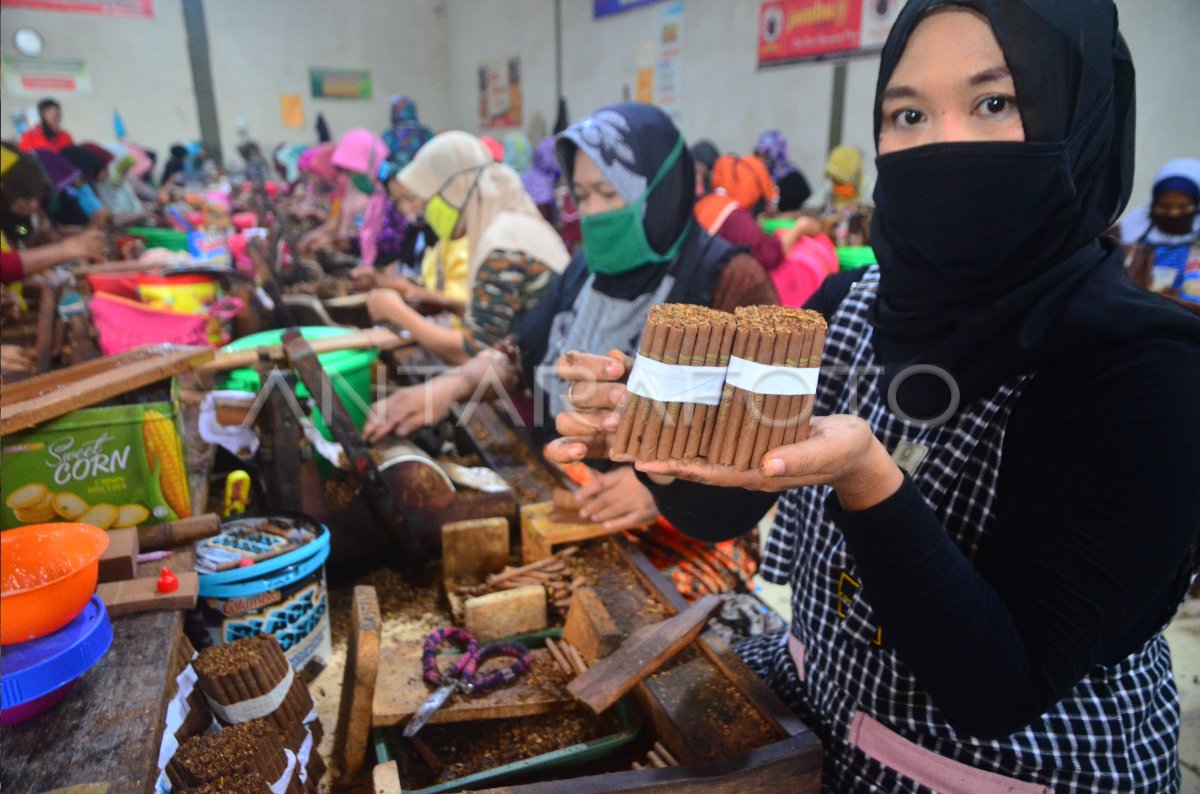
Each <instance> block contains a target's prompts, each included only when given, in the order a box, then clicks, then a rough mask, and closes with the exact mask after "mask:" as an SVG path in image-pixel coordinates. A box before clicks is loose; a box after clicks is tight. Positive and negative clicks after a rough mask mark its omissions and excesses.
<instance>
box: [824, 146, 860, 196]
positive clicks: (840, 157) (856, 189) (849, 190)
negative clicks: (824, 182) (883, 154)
mask: <svg viewBox="0 0 1200 794" xmlns="http://www.w3.org/2000/svg"><path fill="white" fill-rule="evenodd" d="M825 176H826V177H828V178H829V181H830V183H831V184H830V188H829V205H830V208H831V209H832V210H833V211H834V212H842V211H843V210H845V209H847V208H848V207H851V206H852V205H856V204H858V203H859V197H860V195H861V193H862V179H863V156H862V152H861V151H859V149H858V147H857V146H847V145H842V146H836V147H834V149H833V151H831V152H830V153H829V159H828V160H827V161H826V162H825Z"/></svg>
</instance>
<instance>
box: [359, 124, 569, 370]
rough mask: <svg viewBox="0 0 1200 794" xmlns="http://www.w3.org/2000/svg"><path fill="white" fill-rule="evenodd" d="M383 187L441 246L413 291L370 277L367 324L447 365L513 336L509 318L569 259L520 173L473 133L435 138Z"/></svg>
mask: <svg viewBox="0 0 1200 794" xmlns="http://www.w3.org/2000/svg"><path fill="white" fill-rule="evenodd" d="M389 190H390V191H391V193H392V197H393V199H395V201H396V206H397V208H398V209H400V211H401V212H404V213H405V214H407V215H409V216H415V215H416V214H418V213H423V214H424V216H425V221H426V223H427V224H428V225H429V226H430V227H431V228H432V229H433V231H434V233H435V234H437V235H438V238H439V241H438V244H437V245H436V246H434V247H433V248H432V249H430V250H429V252H428V253H427V254H426V257H425V260H424V262H423V267H422V284H421V285H420V286H418V285H416V284H413V283H412V282H410V281H408V280H407V279H403V278H398V277H387V276H383V277H378V276H377V277H376V278H375V286H376V289H374V290H372V292H371V294H370V296H369V298H368V304H367V305H368V308H369V309H370V311H371V316H372V318H373V319H375V320H387V321H390V322H393V323H396V324H398V325H400V326H401V327H403V328H406V329H407V330H408V331H409V332H410V333H412V335H413V337H414V338H415V339H416V340H417V342H419V343H420V344H421V345H422V346H423V347H425V348H426V349H427V350H429V351H430V352H432V353H434V354H436V355H437V356H439V357H440V358H442V359H443V360H445V361H447V362H449V363H451V364H460V363H462V362H464V361H466V360H467V359H468V358H470V357H471V356H472V355H474V354H475V353H477V352H479V350H481V349H483V348H486V347H491V346H492V345H493V344H495V343H496V342H499V341H501V340H503V339H504V338H505V337H507V336H508V335H509V334H511V333H512V327H513V322H514V320H515V319H516V317H518V316H519V315H520V314H521V313H523V312H524V311H526V310H527V309H528V308H529V307H530V306H532V305H533V304H534V303H536V302H537V300H538V299H539V298H540V297H541V295H542V293H543V292H545V290H546V289H547V287H548V286H549V285H550V283H551V282H552V281H553V280H554V278H555V277H556V276H557V274H559V273H561V272H562V271H563V268H565V267H566V265H567V260H568V259H569V258H570V256H569V254H568V253H567V249H566V247H565V246H564V245H563V243H562V240H561V239H560V238H559V236H558V233H557V232H555V231H554V228H553V227H552V226H550V224H548V223H547V222H546V221H545V219H543V218H542V216H541V213H539V212H538V210H537V207H536V206H535V205H534V203H533V200H532V199H530V198H529V195H528V194H527V193H526V192H525V187H524V185H523V184H522V183H521V178H520V176H519V175H518V174H517V173H516V172H515V171H513V170H512V169H511V168H509V167H508V166H506V165H501V164H499V163H496V162H494V161H493V160H492V157H491V154H490V153H488V151H487V150H486V149H485V148H484V147H483V144H482V143H481V142H480V141H479V139H478V138H476V137H475V136H474V135H469V134H467V133H465V132H457V131H452V132H444V133H442V134H440V135H437V136H435V137H434V138H433V139H432V140H430V141H429V142H428V143H427V144H425V145H424V146H423V147H422V148H421V150H420V151H419V152H417V155H416V157H414V158H413V160H412V162H411V163H409V164H408V165H407V166H405V167H404V169H403V170H401V171H400V173H398V174H397V175H396V177H395V179H393V180H392V181H391V182H390V184H389ZM417 304H425V305H433V306H439V307H443V308H444V309H445V310H446V313H447V315H449V316H454V317H455V320H456V321H457V319H458V316H462V321H461V322H455V323H454V324H450V323H446V322H441V321H439V319H434V318H428V317H425V316H423V315H422V314H420V313H419V312H418V311H416V309H414V308H413V306H414V305H417Z"/></svg>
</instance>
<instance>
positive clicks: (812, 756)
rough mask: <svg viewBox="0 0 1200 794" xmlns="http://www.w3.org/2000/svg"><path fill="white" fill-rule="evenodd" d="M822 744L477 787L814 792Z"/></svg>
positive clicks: (792, 741) (526, 793) (501, 793)
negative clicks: (662, 766)
mask: <svg viewBox="0 0 1200 794" xmlns="http://www.w3.org/2000/svg"><path fill="white" fill-rule="evenodd" d="M821 762H822V753H821V746H820V744H819V743H818V742H817V740H816V739H815V738H814V737H813V736H812V734H803V735H800V736H793V737H791V738H788V739H784V740H782V741H779V742H775V743H773V744H769V745H767V746H765V747H760V748H758V749H756V750H751V751H750V752H748V753H745V754H742V755H734V756H726V757H725V758H723V759H721V760H720V761H715V762H713V763H709V764H699V765H694V766H693V765H687V766H673V767H667V768H666V769H643V770H640V771H630V772H610V773H607V774H602V775H590V776H588V777H577V778H572V779H571V780H570V781H569V782H566V785H564V782H565V781H562V780H551V781H547V782H544V783H530V784H527V785H523V786H504V787H500V788H489V789H482V790H481V792H486V794H556V792H561V791H563V790H569V791H570V792H571V794H598V793H599V792H663V794H675V793H676V792H682V791H686V792H688V794H744V792H753V791H787V792H789V794H817V792H819V791H820V790H821Z"/></svg>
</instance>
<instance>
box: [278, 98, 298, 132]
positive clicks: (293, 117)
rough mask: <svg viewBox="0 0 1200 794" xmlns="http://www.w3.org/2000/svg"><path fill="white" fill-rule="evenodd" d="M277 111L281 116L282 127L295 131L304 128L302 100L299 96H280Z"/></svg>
mask: <svg viewBox="0 0 1200 794" xmlns="http://www.w3.org/2000/svg"><path fill="white" fill-rule="evenodd" d="M279 110H280V112H281V113H282V114H283V126H285V127H293V128H296V129H299V128H301V127H303V126H304V100H302V99H301V98H300V95H299V94H280V95H279Z"/></svg>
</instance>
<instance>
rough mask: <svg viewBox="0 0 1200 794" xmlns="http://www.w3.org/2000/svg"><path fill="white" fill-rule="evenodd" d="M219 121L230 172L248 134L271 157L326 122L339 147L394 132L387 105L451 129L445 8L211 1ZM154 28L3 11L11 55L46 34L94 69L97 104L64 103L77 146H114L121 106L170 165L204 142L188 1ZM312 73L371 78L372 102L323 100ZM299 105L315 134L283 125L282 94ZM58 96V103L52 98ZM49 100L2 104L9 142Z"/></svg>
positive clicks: (167, 8) (134, 131) (51, 44)
mask: <svg viewBox="0 0 1200 794" xmlns="http://www.w3.org/2000/svg"><path fill="white" fill-rule="evenodd" d="M204 12H205V21H206V25H207V29H208V42H209V60H210V63H211V66H212V77H213V88H214V92H215V94H216V105H217V120H218V124H219V126H220V133H221V144H222V148H223V151H224V157H225V160H226V162H227V163H230V164H232V165H240V162H241V160H240V158H239V157H238V156H237V144H238V143H239V142H240V140H241V137H240V136H239V135H238V133H237V123H238V120H239V119H241V120H243V121H245V123H246V127H247V130H248V134H249V135H250V137H252V138H254V139H255V140H257V141H258V142H259V143H260V144H261V145H262V146H263V148H264V150H265V151H266V152H267V153H268V154H269V153H270V150H271V149H272V148H273V147H274V146H275V145H276V144H277V143H281V142H285V141H287V142H296V143H300V142H305V141H312V140H315V133H314V131H313V125H314V124H315V122H316V116H317V113H318V112H322V113H324V114H325V118H326V120H327V121H328V122H329V126H330V129H331V131H332V132H333V134H334V136H335V138H336V136H337V135H340V134H341V133H343V132H345V131H346V130H347V129H349V128H350V127H355V126H363V127H367V128H369V129H371V130H374V131H376V132H378V131H382V130H383V129H385V128H386V127H387V124H388V109H387V103H388V99H389V98H390V97H391V96H392V95H393V94H395V93H399V92H404V93H408V94H411V95H413V97H414V98H415V99H416V101H417V107H418V108H419V110H420V113H421V119H422V121H424V122H425V123H426V124H428V125H429V126H430V127H432V128H434V129H439V128H444V127H446V126H448V125H449V123H450V112H449V76H448V72H447V69H446V65H447V63H448V62H449V60H450V59H449V55H448V51H447V36H446V16H445V8H444V6H443V3H442V2H441V0H347V2H336V3H333V2H323V1H322V0H309V1H307V2H299V0H253V1H252V2H249V1H247V0H204ZM154 14H155V16H154V19H110V18H107V17H104V16H99V15H96V14H73V13H55V12H48V11H28V10H24V9H12V8H4V9H3V10H2V11H0V24H2V26H3V30H4V36H3V44H2V51H3V54H5V55H12V56H16V55H17V52H16V49H15V47H14V46H13V43H12V35H11V33H12V32H13V31H16V30H17V29H18V28H21V27H30V28H33V29H34V30H36V31H38V32H39V33H41V34H42V38H43V40H44V42H45V48H44V54H43V57H45V58H83V59H84V60H85V61H86V62H87V65H88V69H89V71H90V72H91V77H92V85H93V89H94V95H93V96H78V95H74V94H71V95H65V96H59V97H57V98H58V99H59V100H60V101H61V102H62V105H63V115H64V126H65V127H66V128H67V130H68V131H69V132H70V133H71V134H72V135H73V136H74V137H75V139H76V140H88V139H91V140H97V141H100V142H102V143H103V142H107V141H111V140H112V139H113V127H112V110H113V108H114V107H117V108H119V109H120V111H121V115H122V117H123V118H124V120H125V125H126V128H127V130H128V134H129V137H130V139H132V140H135V141H138V142H139V143H142V144H144V145H146V146H149V147H151V148H154V149H157V150H158V151H159V153H160V158H161V159H160V162H162V160H165V158H166V156H167V151H166V150H167V148H168V147H169V146H170V144H171V143H173V142H176V141H186V140H194V139H197V138H199V137H200V123H199V120H198V115H197V110H196V97H195V94H194V91H193V82H192V69H191V63H190V60H189V58H188V49H187V38H186V31H185V27H184V20H183V7H182V3H181V2H180V0H156V1H155V3H154ZM310 66H323V67H335V68H336V67H345V68H360V69H370V71H371V82H372V97H371V99H369V100H355V99H313V98H312V97H311V96H310V89H309V78H308V69H309V67H310ZM285 93H294V94H300V96H301V98H302V100H303V104H304V115H305V120H304V127H303V128H300V129H291V128H287V127H284V126H283V118H282V113H281V110H280V106H279V96H280V94H285ZM49 95H50V96H53V94H49ZM39 98H40V97H18V96H11V95H10V94H9V93H8V91H7V89H4V90H3V92H2V93H0V104H2V105H3V108H4V113H3V116H4V119H3V125H2V127H0V129H2V130H3V133H2V134H3V135H4V137H6V138H11V137H14V136H15V130H14V128H13V124H12V120H11V118H10V113H9V111H10V109H13V108H18V107H25V106H28V105H33V104H36V103H37V101H38V99H39Z"/></svg>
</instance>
